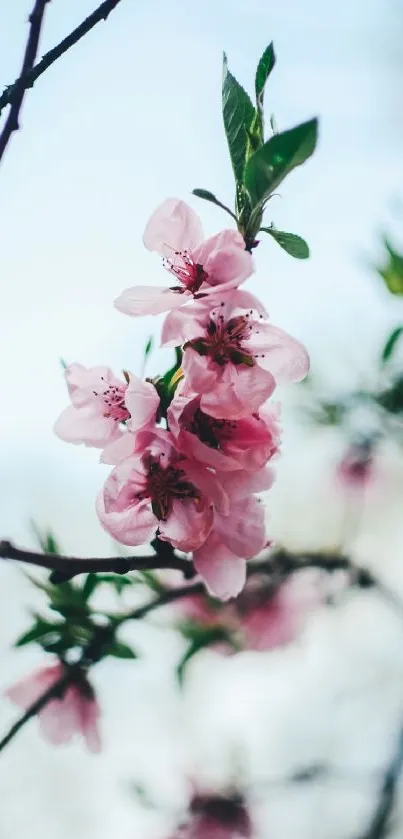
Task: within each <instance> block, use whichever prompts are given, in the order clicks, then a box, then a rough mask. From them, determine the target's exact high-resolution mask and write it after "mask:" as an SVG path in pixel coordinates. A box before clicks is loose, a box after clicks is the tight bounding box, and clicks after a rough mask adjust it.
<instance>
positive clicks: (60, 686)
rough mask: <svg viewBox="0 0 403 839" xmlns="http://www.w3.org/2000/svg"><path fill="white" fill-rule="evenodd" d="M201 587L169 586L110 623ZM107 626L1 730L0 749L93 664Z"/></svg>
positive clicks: (144, 612)
mask: <svg viewBox="0 0 403 839" xmlns="http://www.w3.org/2000/svg"><path fill="white" fill-rule="evenodd" d="M203 590H204V587H203V585H202V583H195V584H193V585H190V586H181V587H180V588H173V589H169V590H168V591H164V592H162V593H161V594H159V595H158V597H155V598H154V600H151V601H150V602H149V603H145V605H144V606H139V607H137V609H134V610H133V611H132V612H128V613H126V614H124V615H120V616H119V617H118V618H117V620H116V621H115V622H114V627H115V628H117V626H119V624H121V623H123V622H124V621H126V620H141V618H144V617H145V616H146V615H147V614H148V613H149V612H152V611H153V610H154V609H158V608H159V607H160V606H165V605H166V604H167V603H172V602H173V601H174V600H179V599H183V598H184V597H191V596H192V595H194V594H202V592H203ZM108 629H109V627H104V626H100V627H98V628H97V630H96V632H95V634H94V637H93V638H92V639H91V641H90V642H89V644H88V645H87V646H86V647H85V648H84V649H83V651H82V654H81V658H80V662H79V663H78V664H75V665H73V666H71V667H68V668H67V669H66V671H65V673H64V674H63V676H62V677H61V678H60V679H58V680H57V682H55V683H54V684H53V685H51V687H50V688H48V689H47V690H46V691H44V693H43V694H42V695H41V696H40V697H39V698H38V699H37V700H36V701H35V702H33V703H32V705H30V706H29V708H27V710H26V711H25V712H24V713H23V714H22V715H21V717H20V718H19V719H18V720H17V721H16V722H15V723H14V725H12V726H11V728H10V730H9V731H8V732H7V734H5V736H4V737H3V738H2V740H0V752H1V751H2V750H3V749H4V748H5V747H6V746H7V745H8V743H9V742H10V741H11V740H13V738H14V737H15V735H16V734H18V732H19V731H20V730H21V728H23V726H24V725H25V724H26V723H27V722H29V720H30V719H32V718H33V717H35V716H36V715H37V714H39V712H40V711H42V709H43V708H44V707H45V705H47V704H48V702H50V700H51V699H54V698H55V697H56V696H60V695H61V694H62V693H63V690H64V689H65V688H66V687H67V685H68V684H69V683H70V681H71V680H72V679H73V678H74V677H75V674H76V672H77V668H80V666H82V665H84V664H85V667H86V668H88V667H89V666H91V664H95V663H96V662H97V658H98V656H97V652H98V647H100V646H101V645H102V643H103V642H104V641H105V637H106V634H107V632H108Z"/></svg>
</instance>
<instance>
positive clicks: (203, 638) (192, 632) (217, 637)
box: [176, 622, 237, 685]
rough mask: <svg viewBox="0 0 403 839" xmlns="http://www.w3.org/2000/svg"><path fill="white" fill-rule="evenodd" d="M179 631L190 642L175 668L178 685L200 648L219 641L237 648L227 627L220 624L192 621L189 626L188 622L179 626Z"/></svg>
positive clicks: (181, 682)
mask: <svg viewBox="0 0 403 839" xmlns="http://www.w3.org/2000/svg"><path fill="white" fill-rule="evenodd" d="M185 626H186V629H185ZM181 631H182V634H183V635H185V637H187V638H189V640H190V643H189V646H188V648H187V650H186V652H185V654H184V656H183V657H182V659H181V660H180V662H179V664H178V666H177V668H176V675H177V678H178V681H179V684H180V685H182V684H183V678H184V674H185V670H186V667H187V665H188V663H189V661H190V660H191V659H192V658H193V657H194V656H195V655H197V653H198V652H200V650H203V649H205V648H206V647H210V646H211V645H212V644H215V643H217V642H219V641H223V642H226V643H228V644H229V646H230V647H232V649H237V646H236V644H235V642H234V641H233V639H232V637H231V634H230V633H229V631H228V629H227V628H226V627H224V626H221V625H215V626H208V627H206V626H202V625H201V624H197V623H194V624H193V625H192V627H191V624H190V622H189V623H188V624H187V625H184V626H183V627H182V628H181Z"/></svg>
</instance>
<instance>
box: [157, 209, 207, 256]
mask: <svg viewBox="0 0 403 839" xmlns="http://www.w3.org/2000/svg"><path fill="white" fill-rule="evenodd" d="M202 239H203V228H202V225H201V221H200V219H199V216H198V215H197V214H196V213H195V211H194V210H192V208H191V207H189V205H188V204H186V203H185V201H180V200H179V198H167V199H166V200H165V201H163V203H162V204H160V205H159V207H157V209H156V210H155V212H154V213H153V214H152V216H151V218H150V219H149V221H148V222H147V225H146V229H145V231H144V234H143V242H144V245H145V247H146V248H147V249H148V250H149V251H157V253H159V254H161V256H166V257H170V256H172V255H173V252H175V251H183V250H190V251H191V250H193V249H194V248H196V247H197V245H199V244H200V242H201V241H202Z"/></svg>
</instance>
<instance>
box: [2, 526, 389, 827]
mask: <svg viewBox="0 0 403 839" xmlns="http://www.w3.org/2000/svg"><path fill="white" fill-rule="evenodd" d="M153 547H154V548H155V549H156V554H155V556H153V557H127V558H122V557H108V558H105V557H102V558H100V559H78V558H77V557H64V556H59V555H58V554H41V553H35V552H33V551H24V550H20V549H18V548H15V547H14V546H13V545H11V543H10V542H6V541H3V542H0V558H3V559H12V560H18V561H21V562H28V563H30V564H34V565H39V566H42V567H44V568H48V569H52V570H53V571H56V573H58V574H59V575H60V576H61V578H62V579H65V578H70V577H71V576H75V574H79V573H83V572H86V571H115V572H118V573H125V572H126V571H129V570H135V569H137V570H140V569H142V568H143V569H144V568H161V569H162V568H176V569H179V570H182V571H183V572H184V573H185V575H186V576H187V577H189V576H193V575H194V573H195V572H194V569H193V564H192V563H191V562H190V561H189V560H187V559H182V558H180V557H177V556H176V555H175V553H174V551H173V550H172V549H171V548H170V546H169V545H168V544H167V543H164V542H160V541H159V540H158V539H157V540H155V541H154V543H153ZM158 552H162V554H163V555H164V553H165V557H164V556H163V555H162V556H161V553H160V554H159V553H158ZM72 567H73V569H74V571H73V574H72V573H71V571H72ZM306 568H318V569H319V570H322V571H326V572H327V573H334V572H336V571H346V572H347V573H348V574H349V575H350V580H351V583H352V584H355V585H358V586H360V587H361V588H369V587H374V588H376V590H377V591H378V592H379V593H380V594H381V595H382V597H383V598H384V599H385V600H386V601H387V602H388V603H389V604H390V605H392V606H393V607H394V608H395V609H396V610H397V611H398V612H399V614H400V615H403V604H402V602H401V601H400V600H399V598H398V597H396V596H395V594H394V593H393V592H392V591H390V590H389V589H388V588H387V587H386V586H384V585H383V583H381V582H380V580H378V579H377V578H376V577H375V576H374V575H373V574H372V573H371V572H370V571H367V570H366V569H365V568H358V567H357V566H355V565H354V563H353V562H352V561H351V560H350V559H349V558H348V557H345V556H339V555H336V554H323V553H312V554H303V555H294V554H290V553H288V552H287V551H283V550H278V551H277V552H275V553H272V554H271V555H270V554H269V555H268V556H267V557H266V558H265V559H263V560H260V561H257V562H251V563H250V564H249V566H248V576H249V577H251V576H254V575H256V574H265V575H267V576H268V577H269V578H270V579H271V581H273V586H274V589H277V588H279V587H280V585H281V584H282V582H283V581H284V580H285V579H287V578H288V577H289V576H290V575H291V574H293V573H295V572H297V571H300V570H303V569H306ZM204 591H205V588H204V584H203V583H201V582H196V583H194V584H192V585H188V586H180V587H178V588H173V589H167V590H166V591H163V592H161V594H159V595H158V596H157V597H155V598H154V600H151V601H150V602H149V603H146V604H145V605H144V606H139V607H137V608H136V609H134V610H133V611H132V612H127V613H125V614H123V615H119V616H117V617H116V618H115V619H114V621H113V626H109V627H105V626H102V627H97V629H96V632H95V634H94V637H93V638H92V639H91V641H90V642H89V644H88V645H87V647H85V648H84V649H83V650H82V654H81V659H80V662H79V664H78V666H80V665H81V666H85V667H86V668H88V667H90V666H91V665H93V664H96V663H97V661H98V660H99V658H100V657H101V654H102V645H103V643H104V641H105V633H106V635H107V633H108V631H110V629H111V628H113V629H117V628H118V626H120V625H121V624H122V623H124V622H125V621H127V620H141V619H142V618H144V617H145V616H146V615H147V614H148V613H149V612H151V611H153V610H154V609H157V608H159V607H161V606H165V605H167V604H168V603H173V602H175V601H177V600H180V599H183V598H185V597H190V596H192V595H195V594H200V595H202V594H203V593H204ZM76 666H77V665H76ZM73 672H74V668H69V670H68V671H67V672H66V674H64V676H63V677H62V679H61V680H59V681H58V682H57V683H56V684H55V685H52V687H51V688H50V689H49V690H48V691H46V692H45V693H43V694H42V696H41V697H39V699H38V700H37V701H36V702H35V703H33V704H32V705H31V706H30V707H29V708H28V709H27V711H25V713H24V714H23V715H22V716H21V717H20V719H19V720H17V722H16V723H15V724H14V725H13V726H12V727H11V729H10V730H9V732H8V733H7V734H6V735H5V737H3V739H2V740H0V751H1V750H2V749H3V748H4V747H5V746H6V745H7V744H8V743H9V742H10V740H12V739H13V737H14V736H15V735H16V734H17V733H18V732H19V731H20V729H21V728H22V727H23V726H24V725H25V723H26V722H28V721H29V720H30V719H31V718H32V717H34V716H35V715H36V714H37V713H39V711H41V710H42V708H44V707H45V705H46V704H47V702H49V701H50V700H51V699H52V698H53V697H54V696H56V695H58V693H59V692H60V690H63V687H64V686H65V685H66V684H68V682H69V680H70V679H71V678H72V674H73ZM59 695H60V693H59ZM402 762H403V732H402V735H401V738H400V740H399V749H398V751H397V752H396V755H395V757H394V759H393V762H392V763H391V765H390V767H389V769H388V771H387V773H386V774H385V780H384V784H383V788H382V791H381V801H380V805H379V808H378V809H377V813H376V814H375V816H374V821H373V826H372V833H371V832H369V833H368V834H366V835H365V837H364V839H381V837H382V836H383V835H384V834H383V833H380V832H378V833H377V832H376V831H375V828H376V829H378V827H377V825H378V824H381V826H382V825H383V824H386V820H387V819H388V818H389V814H390V810H391V807H392V804H393V801H394V796H395V788H396V784H397V777H398V774H399V773H400V771H401V766H402ZM383 820H384V821H383Z"/></svg>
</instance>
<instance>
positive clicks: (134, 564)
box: [0, 541, 194, 583]
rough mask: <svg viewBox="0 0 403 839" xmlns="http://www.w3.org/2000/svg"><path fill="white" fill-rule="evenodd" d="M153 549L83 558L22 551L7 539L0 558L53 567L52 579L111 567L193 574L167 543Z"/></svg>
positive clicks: (121, 570) (1, 544)
mask: <svg viewBox="0 0 403 839" xmlns="http://www.w3.org/2000/svg"><path fill="white" fill-rule="evenodd" d="M154 545H155V546H156V548H157V551H156V553H155V555H154V556H128V557H122V556H110V557H89V558H86V557H84V559H81V558H78V557H74V556H60V555H59V554H46V553H39V552H37V551H26V550H21V549H20V548H16V547H15V546H14V545H12V544H11V542H7V541H2V542H0V559H6V560H15V561H17V562H25V563H27V564H28V565H37V566H39V567H40V568H47V569H48V570H49V571H53V572H54V574H53V576H52V582H54V583H57V582H59V583H60V582H64V581H65V580H68V579H71V578H72V577H75V576H76V575H77V574H88V573H89V572H97V571H100V572H105V571H114V572H115V574H126V573H127V572H128V571H143V570H158V569H163V568H173V569H175V570H177V571H182V572H183V574H184V575H185V577H186V578H189V577H193V576H194V570H193V564H192V563H191V562H190V561H189V560H188V559H183V558H182V557H179V556H177V555H176V554H175V553H174V551H173V550H172V548H171V547H170V545H168V544H166V548H165V545H164V543H161V542H157V543H155V542H154V543H153V546H154Z"/></svg>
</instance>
